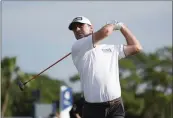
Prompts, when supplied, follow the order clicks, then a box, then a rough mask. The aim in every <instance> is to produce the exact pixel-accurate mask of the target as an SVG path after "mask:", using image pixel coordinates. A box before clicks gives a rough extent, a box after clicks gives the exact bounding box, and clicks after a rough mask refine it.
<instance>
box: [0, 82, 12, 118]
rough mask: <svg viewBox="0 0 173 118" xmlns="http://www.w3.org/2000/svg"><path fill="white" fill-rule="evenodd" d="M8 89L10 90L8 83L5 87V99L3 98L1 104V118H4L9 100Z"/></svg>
mask: <svg viewBox="0 0 173 118" xmlns="http://www.w3.org/2000/svg"><path fill="white" fill-rule="evenodd" d="M9 88H10V82H8V83H7V87H6V90H5V98H4V103H3V106H2V114H1V116H2V118H3V117H4V115H5V112H6V109H7V106H8V100H9V94H8V90H9Z"/></svg>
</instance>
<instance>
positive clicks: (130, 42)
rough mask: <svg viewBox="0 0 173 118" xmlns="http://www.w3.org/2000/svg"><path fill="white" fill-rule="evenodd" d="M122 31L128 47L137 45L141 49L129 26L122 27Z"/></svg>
mask: <svg viewBox="0 0 173 118" xmlns="http://www.w3.org/2000/svg"><path fill="white" fill-rule="evenodd" d="M120 31H121V33H122V34H123V35H124V37H125V38H126V42H127V45H136V46H139V47H141V45H140V43H139V41H138V40H137V39H136V37H135V36H134V35H133V34H132V32H131V31H130V30H129V29H128V28H127V26H125V25H122V27H121V30H120Z"/></svg>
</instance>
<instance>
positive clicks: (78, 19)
mask: <svg viewBox="0 0 173 118" xmlns="http://www.w3.org/2000/svg"><path fill="white" fill-rule="evenodd" d="M73 23H85V24H88V25H91V22H90V20H89V19H88V18H86V17H84V16H77V17H76V18H74V19H73V21H72V22H71V23H70V25H69V27H68V28H69V30H72V25H73Z"/></svg>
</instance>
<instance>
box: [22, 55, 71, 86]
mask: <svg viewBox="0 0 173 118" xmlns="http://www.w3.org/2000/svg"><path fill="white" fill-rule="evenodd" d="M70 54H71V52H70V53H68V54H67V55H65V56H64V57H62V58H61V59H59V60H58V61H56V62H55V63H53V64H52V65H50V66H49V67H47V68H46V69H44V70H43V71H41V72H40V73H38V74H37V75H35V76H33V77H32V78H31V79H29V80H28V81H26V82H25V83H24V85H25V84H27V83H28V82H30V81H31V80H33V79H35V78H36V77H38V76H39V75H41V74H42V73H43V72H45V71H46V70H48V69H49V68H51V67H52V66H54V65H55V64H57V63H58V62H60V61H62V60H63V59H64V58H66V57H68V56H69V55H70Z"/></svg>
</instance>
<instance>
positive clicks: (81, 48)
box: [72, 35, 125, 103]
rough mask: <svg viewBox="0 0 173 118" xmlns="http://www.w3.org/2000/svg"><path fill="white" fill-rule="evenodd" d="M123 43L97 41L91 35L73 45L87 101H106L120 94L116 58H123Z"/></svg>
mask: <svg viewBox="0 0 173 118" xmlns="http://www.w3.org/2000/svg"><path fill="white" fill-rule="evenodd" d="M124 57H125V54H124V51H123V45H106V44H102V45H97V46H96V47H95V48H94V47H93V43H92V35H90V36H88V37H84V38H83V39H80V40H77V41H76V42H75V43H74V44H73V46H72V60H73V63H74V65H75V67H76V68H77V70H78V72H79V76H80V79H81V87H82V90H83V93H84V98H85V100H86V101H87V102H91V103H95V102H106V101H110V100H113V99H116V98H118V97H120V96H121V88H120V82H119V67H118V60H119V59H121V58H124Z"/></svg>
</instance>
